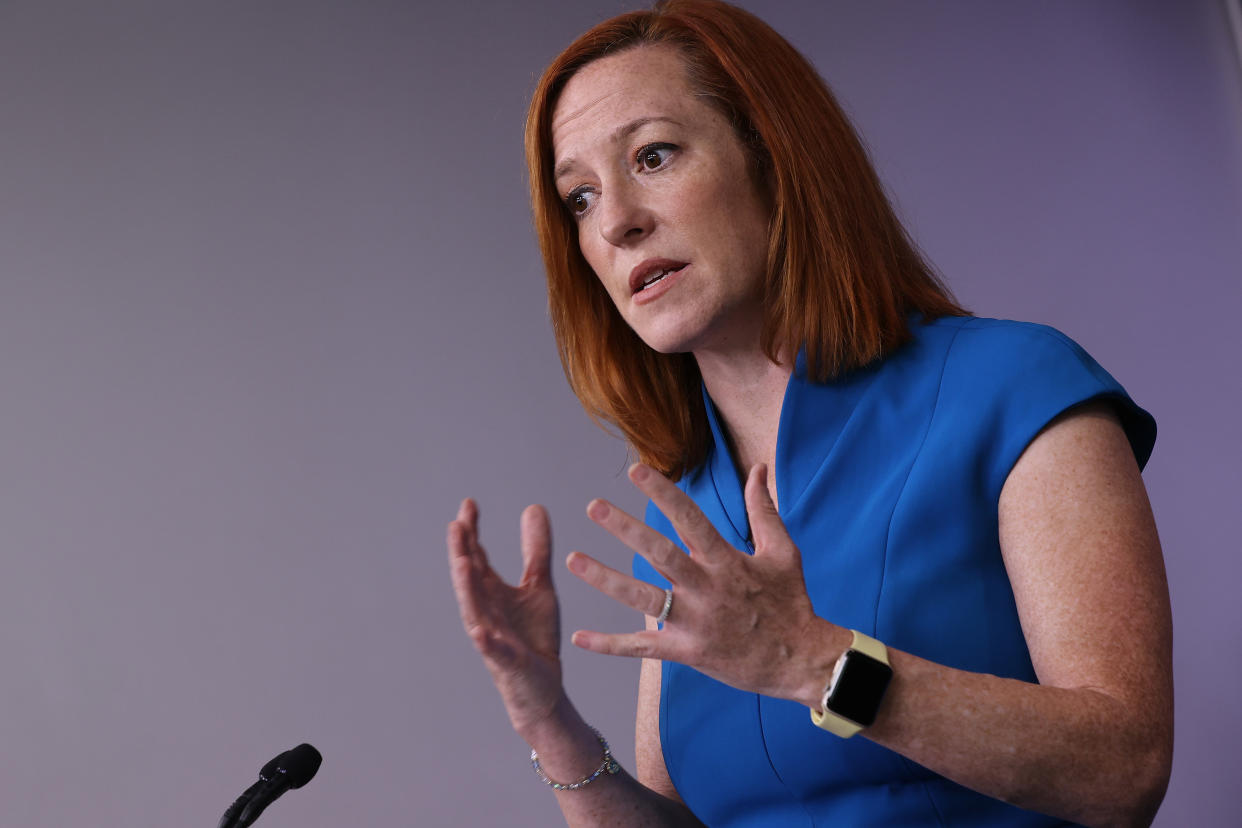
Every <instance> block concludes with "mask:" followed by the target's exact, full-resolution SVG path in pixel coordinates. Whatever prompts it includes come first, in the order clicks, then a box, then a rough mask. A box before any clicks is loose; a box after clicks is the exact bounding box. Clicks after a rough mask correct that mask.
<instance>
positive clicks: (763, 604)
mask: <svg viewBox="0 0 1242 828" xmlns="http://www.w3.org/2000/svg"><path fill="white" fill-rule="evenodd" d="M767 474H768V472H767V468H766V467H765V466H763V465H762V464H759V465H756V466H755V467H754V468H752V469H751V470H750V474H749V475H748V476H747V479H746V488H745V498H746V512H747V515H748V516H749V518H750V527H751V534H752V537H753V540H754V545H755V553H754V554H753V555H747V554H744V553H742V552H739V551H738V550H737V549H735V548H733V547H732V546H731V545H730V544H729V543H728V542H726V541H725V540H724V538H722V537H721V536H720V534H719V533H718V532H717V531H716V529H715V527H713V526H712V524H711V522H710V521H708V519H707V518H706V516H704V514H703V513H702V512H701V511H700V510H699V508H698V506H696V505H695V503H694V501H693V500H691V499H690V497H689V496H688V495H687V494H686V493H685V492H683V491H681V489H679V488H677V486H676V485H674V484H673V483H672V482H671V481H669V480H668V479H667V478H665V477H664V476H663V475H661V474H660V473H659V472H657V471H655V470H654V469H651V468H649V467H647V466H644V465H641V464H639V465H635V466H633V467H632V468H631V469H630V479H631V480H632V481H633V482H634V484H635V485H636V486H637V487H638V488H639V489H640V490H642V492H643V493H644V494H646V495H647V496H648V497H650V498H651V500H652V501H653V502H654V503H655V505H656V506H657V507H659V509H660V511H661V512H663V513H664V515H665V516H666V517H667V518H668V519H669V521H670V522H671V523H672V524H673V528H674V529H676V530H677V534H678V536H679V537H680V538H681V540H682V542H683V543H685V545H686V548H687V549H688V550H689V552H690V554H689V555H687V554H686V553H685V552H683V551H682V550H681V549H680V548H679V547H678V546H677V545H676V544H674V543H673V542H672V541H670V540H669V539H668V538H666V537H664V536H663V535H662V534H660V533H659V532H657V531H656V530H654V529H652V528H650V527H649V526H647V525H646V524H644V523H643V522H642V521H640V520H638V519H636V518H634V517H632V516H631V515H628V514H626V513H625V512H623V511H622V510H620V509H618V508H616V507H615V506H613V505H612V504H610V503H608V502H607V501H603V500H595V501H592V502H591V503H590V505H589V506H588V507H587V514H588V515H589V516H590V518H591V519H592V520H594V521H595V522H596V523H598V524H599V525H600V526H602V527H603V528H604V529H606V530H607V531H608V532H610V533H611V534H612V535H614V536H615V537H616V538H617V539H618V540H620V541H621V542H622V543H624V544H625V545H627V546H629V547H630V548H631V549H633V550H634V551H635V552H637V553H638V554H640V555H642V556H643V557H644V558H646V559H647V560H648V561H649V562H650V563H651V565H652V566H653V567H655V568H656V570H657V571H658V572H660V574H662V575H664V577H666V578H668V580H669V581H670V582H671V583H672V584H673V595H674V598H673V605H672V608H671V610H670V612H669V615H668V618H667V619H666V620H665V622H664V628H663V629H662V630H655V629H649V630H644V631H641V632H634V633H622V634H608V633H600V632H590V631H585V630H580V631H578V632H576V633H574V635H573V643H574V644H576V645H577V646H579V647H582V648H583V649H586V650H591V651H593V652H597V653H604V654H608V655H622V656H636V657H642V658H655V659H669V660H672V661H677V662H680V663H682V664H685V665H688V666H690V667H693V668H695V669H696V670H698V671H700V672H702V673H705V674H706V675H709V676H711V677H712V678H715V679H717V680H718V681H722V682H724V683H726V684H729V685H731V686H733V687H736V688H738V689H740V690H746V691H750V692H756V693H762V694H764V695H768V696H775V697H779V698H787V699H793V700H796V701H799V702H801V703H803V704H808V705H811V706H814V705H817V704H818V702H819V695H820V694H821V693H822V692H823V687H824V684H825V682H826V681H827V679H828V676H829V674H831V672H832V666H833V664H834V662H835V661H836V659H837V656H839V655H840V653H842V652H844V650H845V649H846V648H847V647H848V646H849V640H850V633H849V632H848V631H847V630H845V629H843V628H841V627H838V626H836V625H834V624H831V623H829V622H828V621H826V620H824V619H822V618H819V617H818V616H816V615H815V612H814V610H813V608H812V606H811V599H810V597H809V596H808V595H807V591H806V582H805V581H804V580H803V576H802V556H801V554H800V553H799V551H798V548H797V546H795V545H794V543H793V541H792V540H790V538H789V535H788V533H787V532H786V531H785V525H784V523H782V522H781V519H780V516H779V514H778V513H777V510H776V505H775V504H774V503H773V502H772V498H771V497H770V496H769V494H768V487H767ZM568 566H569V569H570V571H571V572H573V573H574V574H575V575H577V576H578V577H579V578H581V579H582V580H584V581H586V582H587V583H589V584H591V585H592V586H594V587H595V588H596V589H598V590H600V591H601V592H603V593H604V594H605V595H608V596H610V597H612V598H614V599H616V600H617V601H620V602H621V603H622V604H625V605H626V606H628V607H632V608H634V609H636V610H638V611H639V612H642V613H644V614H646V615H649V616H656V615H659V613H660V610H661V609H662V608H663V606H664V598H665V595H664V590H662V589H660V588H658V587H655V586H652V585H651V584H648V583H646V582H644V581H640V580H638V579H637V578H633V577H631V576H629V575H626V574H623V573H621V572H618V571H617V570H615V569H612V568H610V567H607V566H605V565H604V564H601V563H600V562H598V561H596V560H594V559H593V558H591V557H589V556H587V555H584V554H582V553H580V552H574V553H572V554H571V555H570V556H569V559H568Z"/></svg>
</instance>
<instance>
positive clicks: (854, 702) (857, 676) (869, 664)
mask: <svg viewBox="0 0 1242 828" xmlns="http://www.w3.org/2000/svg"><path fill="white" fill-rule="evenodd" d="M892 678H893V668H892V667H889V666H888V665H887V664H885V663H884V662H883V661H879V660H877V659H874V658H872V657H871V656H869V655H865V654H864V653H860V652H858V651H857V650H849V651H847V652H846V654H845V657H844V658H843V659H842V660H841V675H839V676H838V677H837V680H836V681H835V682H833V685H832V690H830V691H829V693H828V709H829V710H831V711H832V712H833V713H836V714H837V715H838V716H844V717H845V718H847V719H849V720H850V721H852V722H857V723H858V724H860V725H862V726H863V727H867V726H868V725H870V724H872V723H873V722H875V717H876V714H877V713H878V712H879V711H880V701H881V700H882V699H883V698H884V691H885V690H886V689H887V688H888V683H889V681H891V680H892Z"/></svg>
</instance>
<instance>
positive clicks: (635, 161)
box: [552, 46, 769, 353]
mask: <svg viewBox="0 0 1242 828" xmlns="http://www.w3.org/2000/svg"><path fill="white" fill-rule="evenodd" d="M552 151H553V156H554V159H555V176H556V186H557V189H558V191H559V192H560V194H561V196H562V197H563V198H564V200H565V203H566V208H567V209H568V210H569V211H570V213H571V214H572V215H573V217H574V221H576V222H577V226H578V243H579V246H580V247H581V249H582V254H583V256H585V257H586V261H587V263H588V264H589V265H590V266H591V268H592V270H594V271H595V274H596V275H597V276H598V277H599V280H600V281H601V282H602V283H603V285H604V288H605V289H606V290H607V291H608V295H609V296H611V297H612V301H613V302H614V303H615V304H616V306H617V310H618V311H619V312H620V313H621V316H622V317H623V318H624V319H625V321H626V322H627V323H629V325H630V327H632V328H633V329H634V331H635V332H636V333H637V334H638V335H639V336H640V337H642V339H643V341H644V342H646V343H647V345H649V346H650V347H651V348H654V349H655V350H657V351H661V352H663V353H673V352H684V351H698V352H705V351H710V350H727V349H730V348H737V347H753V346H754V345H755V343H756V342H757V337H758V334H759V329H760V326H761V324H762V308H761V306H760V296H761V286H762V284H763V280H764V271H765V268H766V263H767V246H768V216H769V209H768V207H767V205H766V204H765V200H764V199H763V197H762V196H761V195H760V191H759V188H758V187H757V186H756V183H755V182H754V181H753V177H752V175H751V173H750V169H749V165H748V163H747V157H746V152H745V150H744V149H743V147H742V144H741V142H740V141H739V140H738V138H737V136H736V135H735V134H734V131H733V128H732V127H731V126H730V124H729V123H728V121H726V120H725V118H724V117H723V116H722V115H721V114H720V113H719V112H717V111H716V110H715V109H713V108H712V107H711V106H709V105H708V104H706V103H704V102H703V101H701V100H699V99H698V98H696V97H695V95H694V94H693V92H692V90H691V88H690V86H689V82H688V80H687V78H686V71H685V66H684V64H683V62H682V59H681V56H680V55H679V54H678V52H677V51H676V50H675V49H673V48H671V47H666V46H640V47H635V48H631V49H627V50H625V51H623V52H620V53H619V54H616V55H610V56H608V57H604V58H600V59H599V60H596V61H593V62H592V63H589V64H587V65H586V66H584V67H583V68H581V69H580V70H578V72H577V73H575V74H574V75H573V77H571V78H570V79H569V81H568V82H567V83H566V84H565V87H564V89H563V90H562V92H561V95H560V98H559V99H558V101H557V103H556V108H555V110H554V111H553V113H552Z"/></svg>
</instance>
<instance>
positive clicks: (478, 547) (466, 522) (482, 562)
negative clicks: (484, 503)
mask: <svg viewBox="0 0 1242 828" xmlns="http://www.w3.org/2000/svg"><path fill="white" fill-rule="evenodd" d="M457 521H458V522H459V523H461V524H462V526H463V527H464V528H465V530H466V542H467V544H468V545H469V547H470V552H471V555H472V556H473V557H474V559H475V560H474V565H475V566H477V567H479V568H480V569H486V568H487V566H488V560H487V551H486V550H485V549H484V548H483V545H482V544H481V543H479V506H478V504H477V503H475V502H474V499H473V498H469V497H468V498H466V499H465V500H463V501H462V502H461V506H459V507H458V509H457Z"/></svg>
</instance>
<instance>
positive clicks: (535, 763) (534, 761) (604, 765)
mask: <svg viewBox="0 0 1242 828" xmlns="http://www.w3.org/2000/svg"><path fill="white" fill-rule="evenodd" d="M591 732H592V733H594V734H595V738H596V739H598V740H599V746H600V747H602V748H603V749H604V760H603V761H602V762H600V763H599V767H598V768H596V769H595V772H594V773H592V774H591V775H590V776H587V777H584V778H582V779H579V780H578V781H577V782H570V783H569V784H562V783H560V782H553V781H552V780H551V779H549V778H548V775H547V774H546V773H544V772H543V767H542V766H540V764H539V755H538V754H536V753H535V749H534V748H531V751H530V766H531V767H532V768H534V769H535V773H537V774H539V778H540V779H542V780H543V781H544V783H545V784H547V785H548V786H549V787H551V788H552V790H554V791H576V790H578V789H579V788H585V787H586V786H587V785H590V784H591V783H592V782H594V781H595V779H596V778H597V777H598V776H599V775H600V774H601V773H603V772H604V771H608V773H609V774H614V773H620V772H621V766H620V765H618V764H617V760H616V759H613V758H612V749H611V748H610V747H608V740H607V739H605V738H604V737H603V735H602V734H601V733H600V732H599V731H598V730H596V729H595V728H591Z"/></svg>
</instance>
